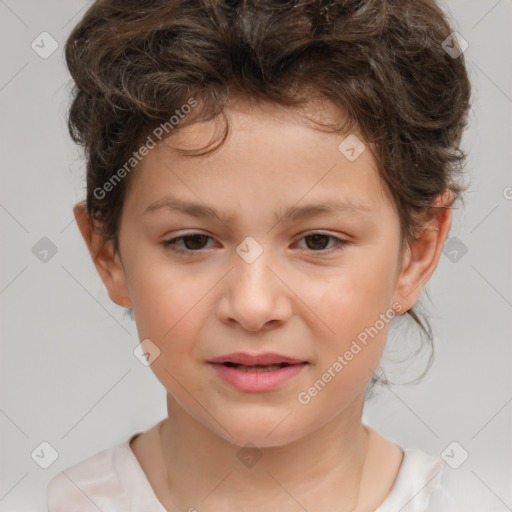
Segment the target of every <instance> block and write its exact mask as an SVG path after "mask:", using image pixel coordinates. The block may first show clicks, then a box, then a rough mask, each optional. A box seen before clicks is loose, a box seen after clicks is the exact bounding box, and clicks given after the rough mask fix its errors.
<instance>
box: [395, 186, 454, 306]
mask: <svg viewBox="0 0 512 512" xmlns="http://www.w3.org/2000/svg"><path fill="white" fill-rule="evenodd" d="M452 200H453V195H452V193H451V192H450V191H449V190H445V191H444V192H443V194H441V195H440V196H438V198H437V200H436V202H435V204H434V206H436V208H434V210H433V213H431V214H430V218H425V219H424V220H425V222H426V224H427V226H426V228H425V227H423V228H422V230H421V231H420V233H419V236H418V237H417V238H416V240H414V242H413V243H412V244H410V245H409V247H408V248H407V250H406V251H405V254H404V258H403V261H402V270H401V271H400V274H399V276H398V280H397V288H396V293H395V300H396V301H397V302H399V303H400V304H401V305H402V310H401V311H404V312H405V311H408V310H409V309H411V308H412V307H413V306H414V304H415V303H416V301H417V300H418V297H419V295H420V293H421V291H422V290H423V288H424V287H425V285H426V284H427V283H428V280H429V279H430V277H431V276H432V274H433V273H434V271H435V269H436V268H437V264H438V262H439V258H440V257H441V251H442V250H443V245H444V242H445V240H446V237H447V236H448V232H449V231H450V225H451V218H452V216H451V214H452V212H451V209H450V208H449V205H450V204H451V202H452ZM441 206H444V207H445V208H438V207H441Z"/></svg>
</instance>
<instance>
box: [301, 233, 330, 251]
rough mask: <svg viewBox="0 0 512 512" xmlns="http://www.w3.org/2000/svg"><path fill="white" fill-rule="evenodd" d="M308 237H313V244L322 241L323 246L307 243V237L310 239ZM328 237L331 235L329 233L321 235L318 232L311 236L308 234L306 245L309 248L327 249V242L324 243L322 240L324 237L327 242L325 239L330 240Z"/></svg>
mask: <svg viewBox="0 0 512 512" xmlns="http://www.w3.org/2000/svg"><path fill="white" fill-rule="evenodd" d="M308 238H310V239H312V240H313V245H315V244H318V243H319V242H320V245H321V246H322V247H318V246H316V247H310V244H308V243H307V239H308ZM328 238H329V237H328V236H327V235H319V234H316V235H309V236H307V237H306V245H307V246H308V248H309V249H325V246H326V244H325V243H324V244H323V243H321V241H322V239H323V241H324V242H325V241H327V240H328Z"/></svg>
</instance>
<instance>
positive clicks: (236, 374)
mask: <svg viewBox="0 0 512 512" xmlns="http://www.w3.org/2000/svg"><path fill="white" fill-rule="evenodd" d="M208 364H209V365H210V366H211V367H212V368H213V369H214V370H215V373H216V374H217V375H218V376H219V377H220V378H221V379H222V380H223V381H224V382H225V383H227V384H229V385H230V386H231V387H234V388H237V389H238V390H241V391H244V392H253V393H262V392H269V391H275V390H277V389H279V388H281V387H282V386H283V385H284V384H285V383H286V382H287V381H289V380H291V379H292V378H293V377H295V376H297V375H299V374H300V373H301V372H302V371H303V370H304V368H305V367H306V366H307V365H308V364H309V362H308V361H304V360H302V359H296V358H293V357H288V356H283V355H281V354H274V353H269V352H267V353H264V354H254V355H251V354H246V353H244V352H237V353H233V354H226V355H224V356H220V357H215V358H213V359H210V360H209V361H208Z"/></svg>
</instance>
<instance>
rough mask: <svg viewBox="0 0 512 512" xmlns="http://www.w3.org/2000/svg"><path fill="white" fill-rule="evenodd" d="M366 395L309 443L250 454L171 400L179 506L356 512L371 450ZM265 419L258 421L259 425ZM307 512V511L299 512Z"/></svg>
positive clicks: (173, 486)
mask: <svg viewBox="0 0 512 512" xmlns="http://www.w3.org/2000/svg"><path fill="white" fill-rule="evenodd" d="M363 401H364V397H363V396H361V397H358V399H357V400H354V402H353V403H352V404H351V405H350V406H349V407H348V408H347V409H346V410H345V411H343V413H342V414H339V415H338V416H336V417H334V418H333V419H332V420H331V421H329V422H328V423H327V424H325V425H324V426H323V427H321V428H320V429H319V430H317V431H315V432H312V433H310V434H308V435H306V436H305V437H302V438H300V439H298V440H296V441H293V442H291V443H288V444H286V445H283V446H275V447H265V448H255V447H254V448H249V449H248V448H242V447H240V446H236V445H233V444H232V443H230V442H229V441H228V440H226V439H224V438H222V437H220V436H219V435H217V434H216V433H214V432H212V431H211V430H209V429H208V428H207V427H205V426H204V425H202V424H201V423H199V422H197V421H196V420H195V419H194V418H193V417H192V416H190V415H189V414H188V413H187V412H186V411H185V410H184V409H182V408H181V406H180V405H179V404H178V403H177V402H176V401H175V400H174V399H173V398H172V397H171V396H170V395H169V394H168V395H167V407H168V418H167V419H166V420H164V421H163V424H162V429H161V443H162V453H163V459H164V464H165V468H166V470H167V473H168V477H169V479H168V480H169V487H170V496H171V499H172V502H173V503H174V504H176V505H178V506H179V507H181V508H183V509H184V510H187V509H189V508H191V507H198V508H200V509H201V510H216V511H228V510H237V511H238V512H244V511H246V510H258V509H261V510H265V505H267V508H268V503H273V506H274V507H275V509H276V510H280V511H288V510H290V511H291V510H298V508H297V507H298V503H299V504H300V505H301V506H302V507H303V508H305V509H306V510H334V509H333V508H332V504H333V503H336V508H335V510H339V511H340V512H341V511H347V512H349V511H352V510H353V509H354V508H355V506H356V505H357V502H358V499H359V488H360V481H361V475H362V471H363V466H364V462H365V458H366V453H367V449H368V432H367V430H366V429H365V427H364V426H363V425H362V423H361V415H362V406H363ZM256 421H257V419H256ZM299 508H300V507H299Z"/></svg>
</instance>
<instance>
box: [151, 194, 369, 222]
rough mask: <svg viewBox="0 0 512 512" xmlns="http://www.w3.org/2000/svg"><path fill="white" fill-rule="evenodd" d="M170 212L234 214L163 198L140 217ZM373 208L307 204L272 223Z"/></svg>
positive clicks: (353, 203) (343, 202) (347, 202)
mask: <svg viewBox="0 0 512 512" xmlns="http://www.w3.org/2000/svg"><path fill="white" fill-rule="evenodd" d="M162 208H164V209H166V210H170V211H178V212H182V213H185V214H187V215H190V216H192V217H197V218H212V217H216V218H218V219H220V220H223V221H224V222H226V223H229V222H230V221H232V220H233V219H234V217H235V216H236V214H231V215H229V216H227V215H223V214H222V213H220V212H218V211H217V210H216V209H215V208H214V207H212V206H207V205H204V204H199V203H191V202H188V201H181V200H179V199H175V198H171V197H165V198H163V199H159V200H158V201H155V202H153V203H151V204H150V205H149V206H148V207H147V208H146V209H145V210H144V212H143V213H142V215H141V216H143V215H146V214H148V213H151V212H154V211H156V210H160V209H162ZM375 211H376V210H375V208H373V207H371V206H370V205H368V204H365V203H363V202H362V201H359V200H356V199H339V200H336V201H332V200H331V201H323V202H321V203H319V204H307V205H304V206H296V205H294V206H291V207H289V208H287V209H286V210H285V211H277V212H275V213H274V221H276V222H291V221H297V220H302V219H304V218H308V217H313V216H316V215H321V214H323V213H361V214H364V215H368V214H371V213H374V212H375Z"/></svg>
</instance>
